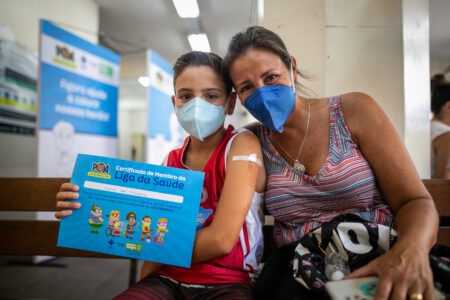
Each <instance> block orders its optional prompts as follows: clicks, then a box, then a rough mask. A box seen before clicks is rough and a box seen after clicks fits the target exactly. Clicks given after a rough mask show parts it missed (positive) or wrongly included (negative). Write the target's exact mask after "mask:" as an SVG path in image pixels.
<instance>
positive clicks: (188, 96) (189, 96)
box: [179, 94, 191, 101]
mask: <svg viewBox="0 0 450 300" xmlns="http://www.w3.org/2000/svg"><path fill="white" fill-rule="evenodd" d="M179 98H180V99H181V100H183V101H187V100H189V99H191V95H189V94H184V95H180V96H179Z"/></svg>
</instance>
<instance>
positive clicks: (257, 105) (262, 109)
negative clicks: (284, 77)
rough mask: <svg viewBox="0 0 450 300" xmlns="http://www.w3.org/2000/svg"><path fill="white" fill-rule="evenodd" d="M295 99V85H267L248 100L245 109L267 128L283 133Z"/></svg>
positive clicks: (257, 90)
mask: <svg viewBox="0 0 450 300" xmlns="http://www.w3.org/2000/svg"><path fill="white" fill-rule="evenodd" d="M292 82H293V81H292ZM295 99H296V94H295V86H294V83H292V85H291V86H285V85H265V86H262V87H260V88H258V89H256V90H255V91H254V92H253V93H252V94H251V95H250V96H249V97H248V98H247V100H246V101H245V103H244V107H245V108H247V110H248V111H249V112H250V113H251V114H252V115H253V116H254V117H255V118H256V119H258V121H260V122H261V123H262V124H263V125H264V126H266V127H267V128H270V129H272V130H276V131H277V132H282V131H283V126H284V124H285V123H286V120H287V119H288V117H289V115H290V114H291V112H292V110H293V109H294V105H295Z"/></svg>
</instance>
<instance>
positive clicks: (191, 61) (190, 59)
mask: <svg viewBox="0 0 450 300" xmlns="http://www.w3.org/2000/svg"><path fill="white" fill-rule="evenodd" d="M190 66H206V67H210V68H211V69H213V70H214V72H216V73H217V75H219V77H220V78H221V79H222V80H223V82H224V83H225V88H226V92H227V95H229V94H230V93H231V89H232V86H233V85H232V82H231V79H230V77H229V76H228V73H225V72H223V68H222V58H221V57H220V56H218V55H217V54H215V53H210V52H202V51H191V52H188V53H185V54H183V55H181V56H180V57H179V58H178V59H177V61H176V62H175V64H174V65H173V73H174V74H173V84H174V86H175V81H176V80H177V78H178V76H179V75H180V74H181V73H182V72H183V71H184V69H186V68H187V67H190Z"/></svg>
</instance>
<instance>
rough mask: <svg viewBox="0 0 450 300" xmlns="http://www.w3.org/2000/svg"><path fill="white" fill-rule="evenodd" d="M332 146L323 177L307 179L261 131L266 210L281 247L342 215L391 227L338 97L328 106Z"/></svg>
mask: <svg viewBox="0 0 450 300" xmlns="http://www.w3.org/2000/svg"><path fill="white" fill-rule="evenodd" d="M329 110H330V146H329V149H328V156H327V158H326V161H325V163H324V164H323V166H322V168H321V169H320V171H319V172H318V173H317V174H316V175H314V176H309V175H306V174H303V173H301V172H300V171H297V170H294V169H293V168H292V167H291V166H290V165H289V164H288V163H287V162H286V161H285V160H284V159H283V157H282V156H281V155H280V154H279V153H278V152H277V150H276V149H275V147H274V146H273V145H272V143H271V142H270V140H269V131H268V129H267V128H265V127H263V126H261V125H260V126H258V129H257V135H258V138H259V139H260V143H261V147H262V150H263V155H264V163H265V167H266V172H267V184H266V193H265V205H266V207H267V210H268V211H269V212H270V214H271V215H273V216H274V217H275V225H274V238H275V242H276V243H277V245H278V246H282V245H286V244H289V243H292V242H295V241H298V240H299V239H300V238H301V237H302V236H303V235H304V234H306V233H308V232H309V231H310V230H312V229H314V228H317V227H319V226H320V225H321V224H322V223H323V222H327V221H329V220H331V219H333V218H334V217H336V216H337V215H340V214H342V213H354V214H356V215H359V216H361V217H362V218H363V219H365V220H367V221H369V222H373V223H377V224H384V225H388V226H392V225H393V222H394V216H393V213H392V211H391V210H390V209H389V207H388V205H387V203H386V202H385V201H384V200H383V199H382V197H381V194H380V190H379V188H378V186H377V183H376V181H375V177H374V174H373V172H372V169H371V167H370V165H369V163H368V162H367V160H366V159H365V158H364V156H363V154H362V153H361V151H360V149H359V148H358V146H357V145H356V144H355V143H354V142H353V140H352V138H351V136H350V132H349V130H348V128H347V125H346V123H345V120H344V116H343V112H342V108H341V100H340V97H339V96H336V97H332V98H331V99H330V101H329Z"/></svg>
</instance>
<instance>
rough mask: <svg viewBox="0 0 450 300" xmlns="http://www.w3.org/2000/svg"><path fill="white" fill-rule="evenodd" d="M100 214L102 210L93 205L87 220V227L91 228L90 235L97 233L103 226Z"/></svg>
mask: <svg viewBox="0 0 450 300" xmlns="http://www.w3.org/2000/svg"><path fill="white" fill-rule="evenodd" d="M102 214H103V210H102V208H101V207H100V206H97V205H95V204H93V205H92V207H91V210H90V214H89V218H88V222H89V226H91V233H98V229H99V228H100V227H102V226H103V221H104V220H103V218H102Z"/></svg>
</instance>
